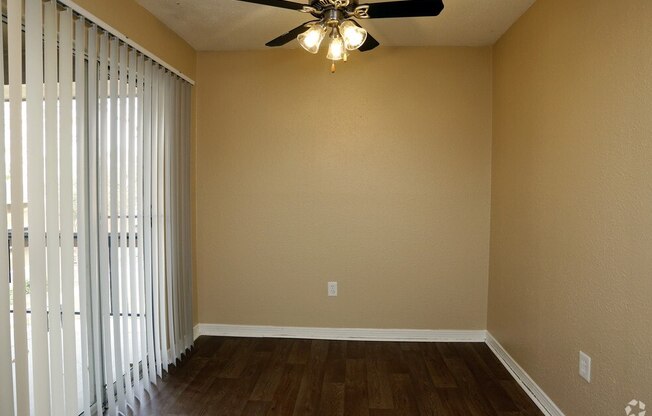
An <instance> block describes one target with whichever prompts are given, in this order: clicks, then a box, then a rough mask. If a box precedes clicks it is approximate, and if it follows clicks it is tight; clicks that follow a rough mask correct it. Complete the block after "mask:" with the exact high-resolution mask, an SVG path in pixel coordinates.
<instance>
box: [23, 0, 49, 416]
mask: <svg viewBox="0 0 652 416" xmlns="http://www.w3.org/2000/svg"><path fill="white" fill-rule="evenodd" d="M42 19H43V5H42V4H41V2H35V1H27V2H26V3H25V84H26V95H27V100H26V101H27V102H26V106H27V121H28V122H27V123H26V124H27V134H26V138H27V148H26V154H27V199H28V213H29V283H30V303H31V305H30V306H31V310H32V313H31V329H32V350H31V356H32V388H33V392H34V398H38V400H36V399H34V400H33V402H34V413H35V414H37V415H45V414H49V413H50V385H49V384H50V370H49V368H50V363H49V361H50V360H49V353H48V314H47V306H48V305H47V290H48V285H47V282H46V264H45V261H46V248H45V244H46V242H45V231H46V225H45V201H44V191H45V187H44V183H43V182H44V167H43V163H44V160H43V116H44V114H43V71H42V68H43V42H42V27H43V25H42V22H43V20H42ZM12 179H13V176H12ZM57 219H58V218H57ZM54 284H56V283H54ZM57 287H58V286H57ZM21 312H22V311H21ZM50 322H51V323H52V320H50ZM59 340H60V338H59ZM55 348H56V346H55Z"/></svg>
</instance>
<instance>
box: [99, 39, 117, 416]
mask: <svg viewBox="0 0 652 416" xmlns="http://www.w3.org/2000/svg"><path fill="white" fill-rule="evenodd" d="M108 58H109V36H108V34H107V33H106V32H104V33H102V34H101V35H100V67H99V77H98V96H99V112H98V120H99V123H98V125H99V128H98V131H99V135H98V136H99V137H98V153H97V159H98V170H99V173H98V177H99V178H98V198H97V205H98V207H97V211H98V214H99V241H98V245H99V247H100V255H99V263H100V267H99V270H100V283H101V284H100V291H101V294H102V295H101V296H100V303H101V305H100V308H101V313H102V328H103V329H104V330H103V331H101V333H102V338H103V346H104V357H103V363H104V384H105V386H106V401H107V405H108V408H109V413H110V414H112V415H113V414H116V403H115V395H116V389H115V388H114V380H115V379H116V371H114V363H115V359H114V353H115V351H114V349H113V342H112V341H113V337H114V336H115V334H114V333H113V332H114V328H113V325H112V320H111V304H112V302H111V300H112V299H111V286H110V280H111V275H110V270H109V266H110V258H109V230H108V227H109V224H108V223H109V212H108V211H109V132H108V130H109V124H108V120H109V103H108V101H109V97H108V91H107V90H108V84H109V63H108Z"/></svg>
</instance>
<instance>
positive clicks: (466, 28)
mask: <svg viewBox="0 0 652 416" xmlns="http://www.w3.org/2000/svg"><path fill="white" fill-rule="evenodd" d="M137 1H138V3H140V4H141V5H142V6H143V7H145V8H146V9H148V10H149V11H150V12H151V13H153V14H154V15H155V16H156V17H158V18H159V19H160V20H161V21H162V22H163V23H165V24H166V25H167V26H168V27H170V28H171V29H172V30H174V31H175V32H176V33H178V34H179V35H180V36H181V37H182V38H184V39H185V40H186V41H187V42H188V43H190V44H191V45H192V46H193V47H194V48H195V49H197V50H201V51H225V50H251V49H264V48H265V43H266V42H267V41H269V40H271V39H273V38H275V37H277V36H279V35H281V34H283V33H285V32H287V31H288V30H290V29H292V28H294V27H296V26H299V25H300V24H301V23H303V22H305V21H307V20H311V19H312V16H310V15H306V14H304V13H300V12H296V11H293V10H287V9H278V8H274V7H269V6H264V5H258V4H252V3H244V2H240V1H237V0H137ZM295 1H296V2H301V3H306V4H307V3H308V1H307V0H303V1H301V0H295ZM534 1H535V0H444V5H445V6H444V10H443V11H442V13H441V14H440V15H439V16H438V17H417V18H414V17H412V18H403V19H374V20H363V21H360V22H361V24H362V25H363V26H364V27H365V29H367V30H368V31H369V33H371V34H372V35H373V36H374V37H375V38H376V39H377V40H378V41H379V42H380V44H381V45H384V46H432V45H445V46H482V45H491V44H493V43H494V42H495V41H496V40H498V38H500V36H501V35H502V34H503V33H505V31H506V30H507V29H508V28H509V27H510V26H511V25H512V24H513V23H514V22H515V21H516V20H517V19H518V18H519V17H520V16H521V15H522V14H523V13H524V12H525V11H526V10H527V9H528V8H529V7H530V6H531V5H532V4H533V3H534ZM364 2H365V1H360V3H364ZM374 2H375V1H369V3H374ZM288 47H297V42H296V41H295V42H290V44H288Z"/></svg>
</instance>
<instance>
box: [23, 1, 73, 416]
mask: <svg viewBox="0 0 652 416" xmlns="http://www.w3.org/2000/svg"><path fill="white" fill-rule="evenodd" d="M33 3H34V2H33ZM43 19H44V22H45V25H44V32H45V33H44V37H45V67H46V68H50V70H48V71H45V202H46V204H45V208H46V212H45V218H46V222H45V229H46V234H45V235H46V254H47V293H48V308H49V313H48V314H47V316H48V322H49V335H50V377H51V386H50V392H51V398H52V414H53V415H57V416H61V415H63V414H64V411H65V409H64V407H65V406H64V405H65V403H64V388H63V346H62V336H61V258H60V247H59V245H60V229H59V219H60V216H59V181H58V176H59V160H58V159H59V146H58V145H59V143H58V142H59V137H58V131H57V130H58V129H57V127H58V126H57V121H58V120H57V118H58V114H57V101H58V96H57V78H58V73H57V9H56V4H55V3H53V2H48V3H45V8H44V14H43ZM39 43H40V42H39ZM39 53H40V51H39ZM38 68H40V67H38ZM28 82H29V81H28ZM35 82H37V81H36V80H35ZM40 87H41V86H40V85H37V86H36V88H40ZM38 99H39V98H38V97H36V96H35V100H38ZM42 99H43V98H42V97H41V98H40V100H39V101H42ZM38 104H41V103H40V102H38V101H37V105H38ZM29 119H30V116H29V114H28V120H29ZM29 124H30V125H31V123H29ZM41 151H42V150H41ZM36 159H38V160H40V159H41V155H40V154H37V155H36ZM29 205H30V208H29V210H30V211H31V205H32V201H31V198H30V203H29ZM30 214H31V213H30ZM30 216H31V215H30ZM30 232H32V233H36V232H37V230H34V229H33V228H32V227H31V224H30ZM30 251H31V248H30ZM30 254H32V253H30ZM33 254H36V253H33ZM32 259H35V261H40V259H39V258H38V257H37V256H36V255H33V256H30V267H31V263H32V261H31V260H32ZM37 276H38V275H35V276H34V277H37ZM35 311H36V306H35V307H34V312H35ZM34 341H35V342H36V339H34ZM45 350H47V345H45ZM34 353H35V354H38V353H37V351H36V349H34ZM36 368H37V367H36V365H34V369H35V371H36ZM34 376H35V379H36V373H35V374H34ZM35 394H36V392H35ZM36 397H39V396H36ZM38 401H39V400H37V402H38Z"/></svg>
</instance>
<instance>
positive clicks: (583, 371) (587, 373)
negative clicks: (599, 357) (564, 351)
mask: <svg viewBox="0 0 652 416" xmlns="http://www.w3.org/2000/svg"><path fill="white" fill-rule="evenodd" d="M580 376H582V378H583V379H584V380H586V381H587V382H589V383H590V382H591V357H589V356H588V355H586V354H585V353H583V352H582V351H580Z"/></svg>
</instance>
